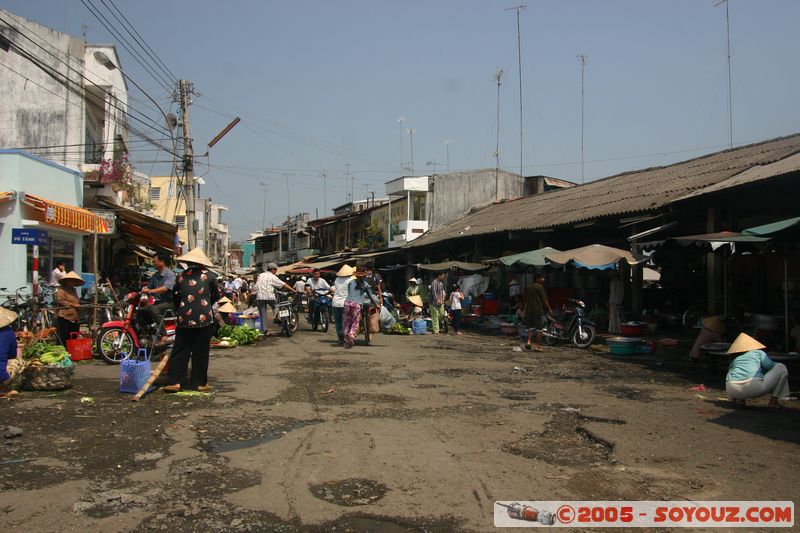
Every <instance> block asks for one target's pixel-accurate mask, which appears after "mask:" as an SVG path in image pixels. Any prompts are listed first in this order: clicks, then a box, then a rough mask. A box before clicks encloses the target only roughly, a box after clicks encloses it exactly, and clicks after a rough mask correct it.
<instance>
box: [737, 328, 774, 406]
mask: <svg viewBox="0 0 800 533" xmlns="http://www.w3.org/2000/svg"><path fill="white" fill-rule="evenodd" d="M764 348H766V346H764V345H763V344H761V343H760V342H758V341H757V340H756V339H754V338H753V337H751V336H750V335H747V334H746V333H741V334H739V336H738V337H736V340H735V341H733V344H731V347H730V348H728V352H727V353H728V355H729V356H731V357H733V360H732V361H731V364H730V367H729V368H728V375H727V376H726V378H725V391H726V392H727V393H728V396H730V397H731V398H733V399H734V400H736V401H737V402H739V403H740V404H741V405H744V402H745V400H748V399H751V398H758V397H760V396H764V395H766V394H769V395H770V399H769V404H768V407H772V408H780V407H781V404H780V402H779V401H778V400H779V399H780V398H785V397H787V396H789V371H788V370H786V365H784V364H783V363H776V362H775V361H773V360H772V359H770V358H769V356H768V355H767V354H766V352H764Z"/></svg>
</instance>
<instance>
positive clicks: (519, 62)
mask: <svg viewBox="0 0 800 533" xmlns="http://www.w3.org/2000/svg"><path fill="white" fill-rule="evenodd" d="M526 7H528V6H526V5H525V4H520V5H518V6H516V7H509V8H506V9H504V11H512V10H513V11H516V12H517V67H518V68H519V177H520V178H523V179H524V178H525V175H524V174H523V173H522V151H523V150H522V148H523V144H522V37H521V35H520V30H519V12H520V11H522V10H523V9H525V8H526Z"/></svg>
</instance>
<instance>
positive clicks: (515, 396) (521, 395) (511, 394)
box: [500, 390, 536, 402]
mask: <svg viewBox="0 0 800 533" xmlns="http://www.w3.org/2000/svg"><path fill="white" fill-rule="evenodd" d="M500 397H501V398H505V399H506V400H514V401H517V402H527V401H530V400H535V399H536V393H535V392H530V391H521V390H508V391H505V392H503V393H502V394H501V395H500Z"/></svg>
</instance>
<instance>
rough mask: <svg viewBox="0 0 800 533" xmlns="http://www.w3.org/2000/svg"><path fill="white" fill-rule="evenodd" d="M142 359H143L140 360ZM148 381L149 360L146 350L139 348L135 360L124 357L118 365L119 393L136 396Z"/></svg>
mask: <svg viewBox="0 0 800 533" xmlns="http://www.w3.org/2000/svg"><path fill="white" fill-rule="evenodd" d="M141 357H144V359H141ZM148 379H150V359H148V357H147V350H145V349H144V348H139V352H138V354H137V355H136V359H132V358H130V357H126V358H125V359H123V360H122V361H121V362H120V365H119V391H120V392H122V393H125V394H136V393H137V392H139V391H140V390H141V388H142V387H144V385H145V383H147V380H148Z"/></svg>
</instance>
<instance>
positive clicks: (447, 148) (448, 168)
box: [444, 139, 453, 172]
mask: <svg viewBox="0 0 800 533" xmlns="http://www.w3.org/2000/svg"><path fill="white" fill-rule="evenodd" d="M452 142H453V141H451V140H450V139H447V140H446V141H445V142H444V150H445V152H446V153H447V171H448V172H450V144H451V143H452Z"/></svg>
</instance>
